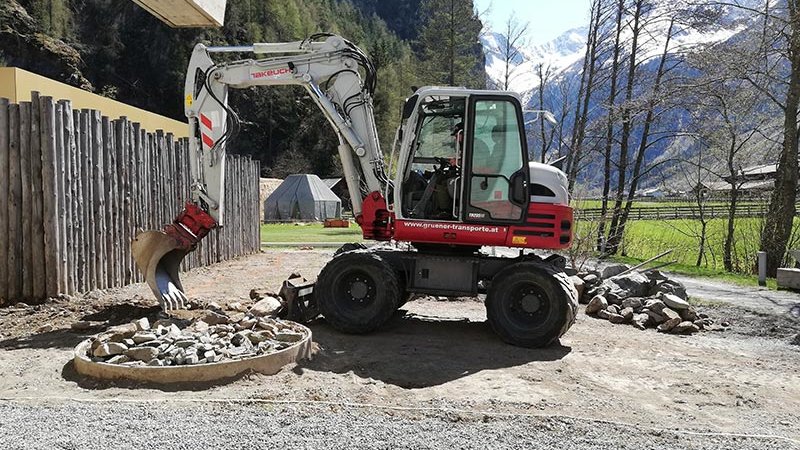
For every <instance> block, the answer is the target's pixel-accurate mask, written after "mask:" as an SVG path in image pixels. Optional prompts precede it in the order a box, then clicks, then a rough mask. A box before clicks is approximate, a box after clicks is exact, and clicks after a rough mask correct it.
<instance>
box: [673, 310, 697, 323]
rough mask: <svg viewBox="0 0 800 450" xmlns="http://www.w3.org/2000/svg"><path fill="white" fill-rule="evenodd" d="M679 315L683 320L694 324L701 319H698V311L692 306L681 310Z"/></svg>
mask: <svg viewBox="0 0 800 450" xmlns="http://www.w3.org/2000/svg"><path fill="white" fill-rule="evenodd" d="M678 314H680V315H681V319H683V320H688V321H689V322H694V321H695V320H697V319H699V317H697V311H696V310H695V309H694V308H693V307H691V306H690V307H688V308H686V309H679V310H678Z"/></svg>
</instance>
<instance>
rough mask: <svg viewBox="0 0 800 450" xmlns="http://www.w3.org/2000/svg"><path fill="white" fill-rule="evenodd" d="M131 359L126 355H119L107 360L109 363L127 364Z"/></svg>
mask: <svg viewBox="0 0 800 450" xmlns="http://www.w3.org/2000/svg"><path fill="white" fill-rule="evenodd" d="M130 360H131V359H130V358H128V357H127V356H125V355H117V356H114V357H112V358H111V359H109V360H108V361H106V362H107V363H109V364H125V363H126V362H128V361H130Z"/></svg>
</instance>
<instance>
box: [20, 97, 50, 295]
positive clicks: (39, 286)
mask: <svg viewBox="0 0 800 450" xmlns="http://www.w3.org/2000/svg"><path fill="white" fill-rule="evenodd" d="M30 108H31V117H30V126H31V129H30V144H29V146H28V151H29V152H30V174H31V176H30V184H31V194H30V195H31V197H30V200H31V207H30V212H31V228H30V252H31V265H30V266H29V268H27V269H26V270H28V271H30V275H31V297H32V298H34V299H36V300H41V299H43V298H44V297H45V291H46V288H47V285H46V280H45V264H44V261H45V252H46V250H47V249H46V248H45V245H44V228H43V227H44V218H43V214H44V211H43V201H44V200H43V195H44V193H43V190H42V149H41V142H42V140H43V139H45V138H46V137H44V136H43V131H42V128H41V126H40V122H41V108H40V105H39V93H38V92H32V93H31V106H30ZM25 209H26V210H28V208H25ZM25 245H26V246H27V244H25Z"/></svg>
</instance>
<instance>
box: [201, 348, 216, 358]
mask: <svg viewBox="0 0 800 450" xmlns="http://www.w3.org/2000/svg"><path fill="white" fill-rule="evenodd" d="M216 355H217V354H216V353H214V350H208V351H206V352H204V353H203V358H205V359H206V360H211V359H213V358H214V357H215V356H216Z"/></svg>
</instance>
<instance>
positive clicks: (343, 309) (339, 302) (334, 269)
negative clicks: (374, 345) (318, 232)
mask: <svg viewBox="0 0 800 450" xmlns="http://www.w3.org/2000/svg"><path fill="white" fill-rule="evenodd" d="M314 293H315V295H316V299H317V304H318V305H319V309H320V312H321V313H322V315H323V316H325V320H326V321H327V322H328V323H330V324H331V326H332V327H333V328H335V329H337V330H339V331H341V332H344V333H353V334H361V333H368V332H370V331H373V330H375V329H377V328H378V327H380V326H381V325H383V324H384V323H385V322H386V321H387V320H389V318H390V317H391V316H392V314H393V313H394V311H395V310H397V307H398V304H399V301H400V288H399V287H398V280H397V274H396V273H395V271H394V269H393V268H392V267H391V266H390V265H389V264H388V263H387V262H386V261H384V260H383V259H382V258H381V257H380V256H379V255H377V254H374V253H370V252H369V251H368V250H353V251H346V252H344V253H340V254H339V255H337V256H335V257H334V258H333V259H332V260H331V261H330V262H329V263H328V264H327V265H326V266H325V267H324V268H323V269H322V272H320V274H319V277H318V278H317V284H316V286H315V288H314Z"/></svg>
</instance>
